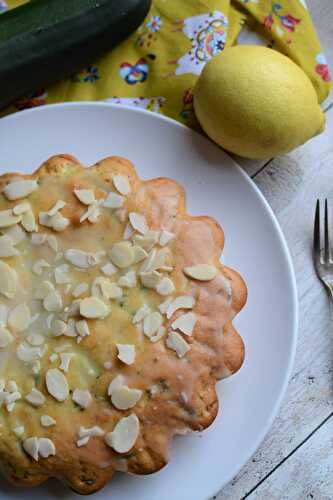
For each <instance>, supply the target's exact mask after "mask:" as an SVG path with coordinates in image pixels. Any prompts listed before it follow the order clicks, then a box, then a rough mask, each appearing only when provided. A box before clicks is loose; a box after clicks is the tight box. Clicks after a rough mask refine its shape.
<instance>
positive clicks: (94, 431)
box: [79, 425, 105, 438]
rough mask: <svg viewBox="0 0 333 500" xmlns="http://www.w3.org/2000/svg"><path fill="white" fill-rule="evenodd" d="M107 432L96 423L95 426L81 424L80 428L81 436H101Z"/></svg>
mask: <svg viewBox="0 0 333 500" xmlns="http://www.w3.org/2000/svg"><path fill="white" fill-rule="evenodd" d="M104 434H105V432H104V431H103V429H101V428H100V427H99V426H98V425H94V426H93V427H83V426H81V427H80V429H79V437H80V438H85V437H101V436H104Z"/></svg>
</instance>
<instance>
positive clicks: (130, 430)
mask: <svg viewBox="0 0 333 500" xmlns="http://www.w3.org/2000/svg"><path fill="white" fill-rule="evenodd" d="M139 432H140V422H139V419H138V417H137V416H136V415H135V414H134V413H132V415H129V416H128V417H123V418H121V419H120V420H119V422H117V424H116V426H115V428H114V429H113V431H112V432H109V433H108V434H106V436H105V441H106V444H107V445H108V446H110V447H111V448H113V449H114V450H115V451H116V452H118V453H127V452H129V451H130V450H131V448H133V446H134V445H135V443H136V441H137V439H138V436H139Z"/></svg>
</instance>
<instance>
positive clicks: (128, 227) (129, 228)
mask: <svg viewBox="0 0 333 500" xmlns="http://www.w3.org/2000/svg"><path fill="white" fill-rule="evenodd" d="M133 234H134V229H133V227H132V226H131V224H129V223H128V224H126V227H125V231H124V234H123V239H124V240H129V239H131V238H132V236H133Z"/></svg>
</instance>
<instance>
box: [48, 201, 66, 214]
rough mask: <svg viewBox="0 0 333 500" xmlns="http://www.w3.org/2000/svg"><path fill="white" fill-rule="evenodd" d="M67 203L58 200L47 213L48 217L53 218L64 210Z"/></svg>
mask: <svg viewBox="0 0 333 500" xmlns="http://www.w3.org/2000/svg"><path fill="white" fill-rule="evenodd" d="M65 205H66V203H65V202H64V201H63V200H58V201H56V202H55V204H54V205H53V206H52V207H51V208H50V210H48V211H47V215H49V216H50V217H53V216H54V215H55V214H56V213H58V212H59V210H61V209H62V208H64V207H65Z"/></svg>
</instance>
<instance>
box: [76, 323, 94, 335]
mask: <svg viewBox="0 0 333 500" xmlns="http://www.w3.org/2000/svg"><path fill="white" fill-rule="evenodd" d="M75 329H76V331H77V333H78V335H80V337H88V336H89V335H90V330H89V326H88V323H87V322H86V321H85V320H84V319H83V320H81V321H76V323H75Z"/></svg>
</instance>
